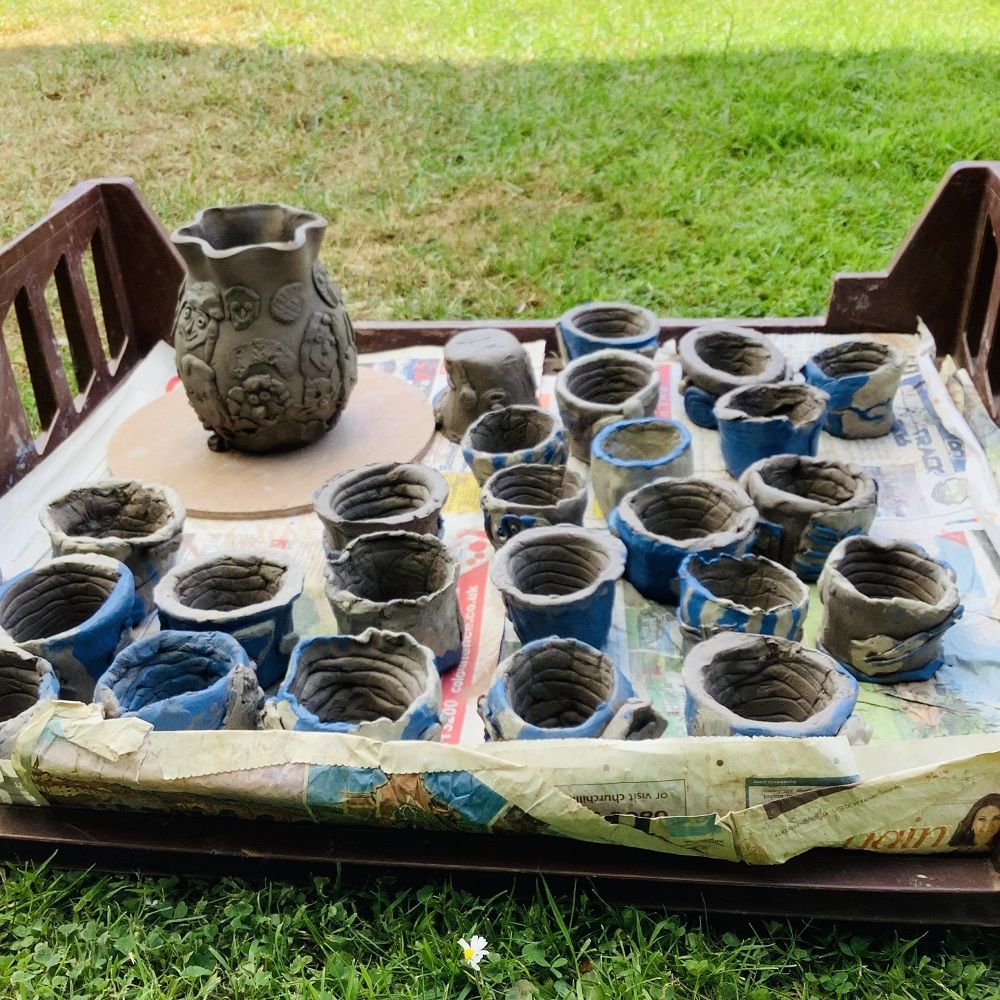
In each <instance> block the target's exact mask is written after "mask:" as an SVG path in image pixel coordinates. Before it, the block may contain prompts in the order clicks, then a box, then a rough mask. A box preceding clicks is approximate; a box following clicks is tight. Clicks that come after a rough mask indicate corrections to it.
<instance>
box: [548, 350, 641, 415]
mask: <svg viewBox="0 0 1000 1000" xmlns="http://www.w3.org/2000/svg"><path fill="white" fill-rule="evenodd" d="M650 377H651V376H650V370H649V368H648V367H646V366H645V365H643V364H641V362H639V361H638V360H634V359H632V358H626V357H612V358H607V357H603V358H602V357H595V356H594V355H590V356H588V357H586V358H585V359H584V360H583V361H582V362H580V363H576V365H575V367H574V368H572V369H571V370H570V371H569V372H568V373H567V376H566V388H567V389H569V391H570V392H571V393H572V394H573V395H574V396H576V397H577V398H578V399H582V400H584V401H585V402H588V403H598V404H600V405H603V406H618V405H619V404H621V403H624V402H625V400H626V399H630V398H631V397H632V396H634V395H635V394H636V393H637V392H640V391H641V390H642V389H645V388H646V386H647V385H649V381H650Z"/></svg>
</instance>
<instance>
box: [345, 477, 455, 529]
mask: <svg viewBox="0 0 1000 1000" xmlns="http://www.w3.org/2000/svg"><path fill="white" fill-rule="evenodd" d="M435 502H436V498H435V492H434V488H433V483H432V481H431V477H430V476H429V475H427V474H426V473H425V471H424V470H422V469H421V468H419V467H416V466H413V465H410V464H403V465H396V464H392V463H390V464H386V465H379V466H376V467H375V468H373V469H358V470H357V471H355V472H352V473H349V474H347V475H345V476H343V477H342V478H341V480H340V482H339V483H338V485H337V488H336V489H335V490H334V491H333V492H332V493H331V494H330V496H329V504H328V509H329V511H330V513H331V514H333V515H335V516H336V517H339V518H343V519H344V520H345V521H381V520H385V519H387V518H395V517H399V516H400V515H403V514H407V513H413V514H418V513H420V512H422V511H425V510H426V511H429V510H430V509H431V507H432V505H433V504H434V503H435Z"/></svg>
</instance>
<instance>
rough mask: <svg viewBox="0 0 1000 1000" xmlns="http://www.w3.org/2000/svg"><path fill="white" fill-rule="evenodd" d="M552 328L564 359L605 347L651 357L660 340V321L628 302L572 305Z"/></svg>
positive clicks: (645, 310) (591, 352) (579, 356)
mask: <svg viewBox="0 0 1000 1000" xmlns="http://www.w3.org/2000/svg"><path fill="white" fill-rule="evenodd" d="M556 332H557V334H558V338H559V343H560V345H561V347H562V352H563V357H564V359H565V360H567V361H573V360H574V359H575V358H582V357H583V356H584V355H585V354H593V353H594V352H595V351H600V350H604V349H606V348H615V349H617V350H620V351H636V352H638V353H640V354H644V355H646V356H647V357H650V358H651V357H652V356H653V355H654V354H655V353H656V348H657V347H658V346H659V343H660V321H659V320H658V319H657V318H656V316H654V315H653V313H651V312H650V311H649V310H648V309H643V308H642V306H634V305H631V304H630V303H628V302H588V303H586V304H585V305H582V306H576V307H575V308H573V309H570V310H569V311H568V312H565V313H563V314H562V316H561V317H560V319H559V323H558V324H557V326H556Z"/></svg>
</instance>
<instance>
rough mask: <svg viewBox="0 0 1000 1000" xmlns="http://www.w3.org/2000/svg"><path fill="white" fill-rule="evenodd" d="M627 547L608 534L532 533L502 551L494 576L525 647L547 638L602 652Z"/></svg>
mask: <svg viewBox="0 0 1000 1000" xmlns="http://www.w3.org/2000/svg"><path fill="white" fill-rule="evenodd" d="M624 568H625V546H624V545H622V543H621V542H620V541H618V539H617V538H613V537H611V535H609V534H607V533H606V532H601V531H592V530H589V529H587V528H578V527H576V526H575V525H568V524H561V525H557V526H556V527H552V528H529V529H528V530H527V531H522V532H521V533H520V534H519V535H517V536H515V537H514V538H512V539H511V540H510V541H509V542H507V544H506V545H505V546H504V547H503V548H502V549H500V551H499V552H497V555H496V558H495V559H494V560H493V566H492V568H491V570H490V577H491V579H492V580H493V583H494V584H495V585H496V587H497V589H498V590H499V591H500V595H501V597H503V601H504V604H505V605H506V607H507V615H508V617H509V618H510V620H511V622H512V623H513V625H514V631H515V632H516V633H517V637H518V638H519V639H520V640H521V642H525V643H527V642H532V641H534V640H535V639H544V638H546V637H547V636H551V635H557V636H562V637H563V638H571V639H579V640H580V641H581V642H585V643H587V644H588V645H591V646H594V647H596V648H598V649H599V648H601V647H602V646H603V645H604V643H605V642H606V641H607V638H608V631H609V629H610V628H611V612H612V609H613V607H614V601H615V581H616V580H617V579H619V577H620V576H621V575H622V571H623V570H624Z"/></svg>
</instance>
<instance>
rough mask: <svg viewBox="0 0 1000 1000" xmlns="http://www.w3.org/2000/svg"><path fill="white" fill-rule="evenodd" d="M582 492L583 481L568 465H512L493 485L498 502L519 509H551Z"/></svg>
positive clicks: (492, 491)
mask: <svg viewBox="0 0 1000 1000" xmlns="http://www.w3.org/2000/svg"><path fill="white" fill-rule="evenodd" d="M581 489H583V481H582V480H581V479H580V477H579V476H578V475H577V474H576V473H575V472H570V471H569V470H568V469H567V468H566V466H564V465H511V466H508V467H507V468H506V469H502V470H501V471H500V472H498V473H497V474H496V475H495V476H494V477H493V481H492V483H491V484H490V492H491V493H492V494H493V496H494V497H496V499H497V500H501V501H503V502H504V503H508V504H511V505H512V506H518V507H551V506H552V505H553V504H556V503H558V502H559V501H560V500H565V499H568V498H569V497H573V496H576V494H577V493H579V492H580V490H581Z"/></svg>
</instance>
